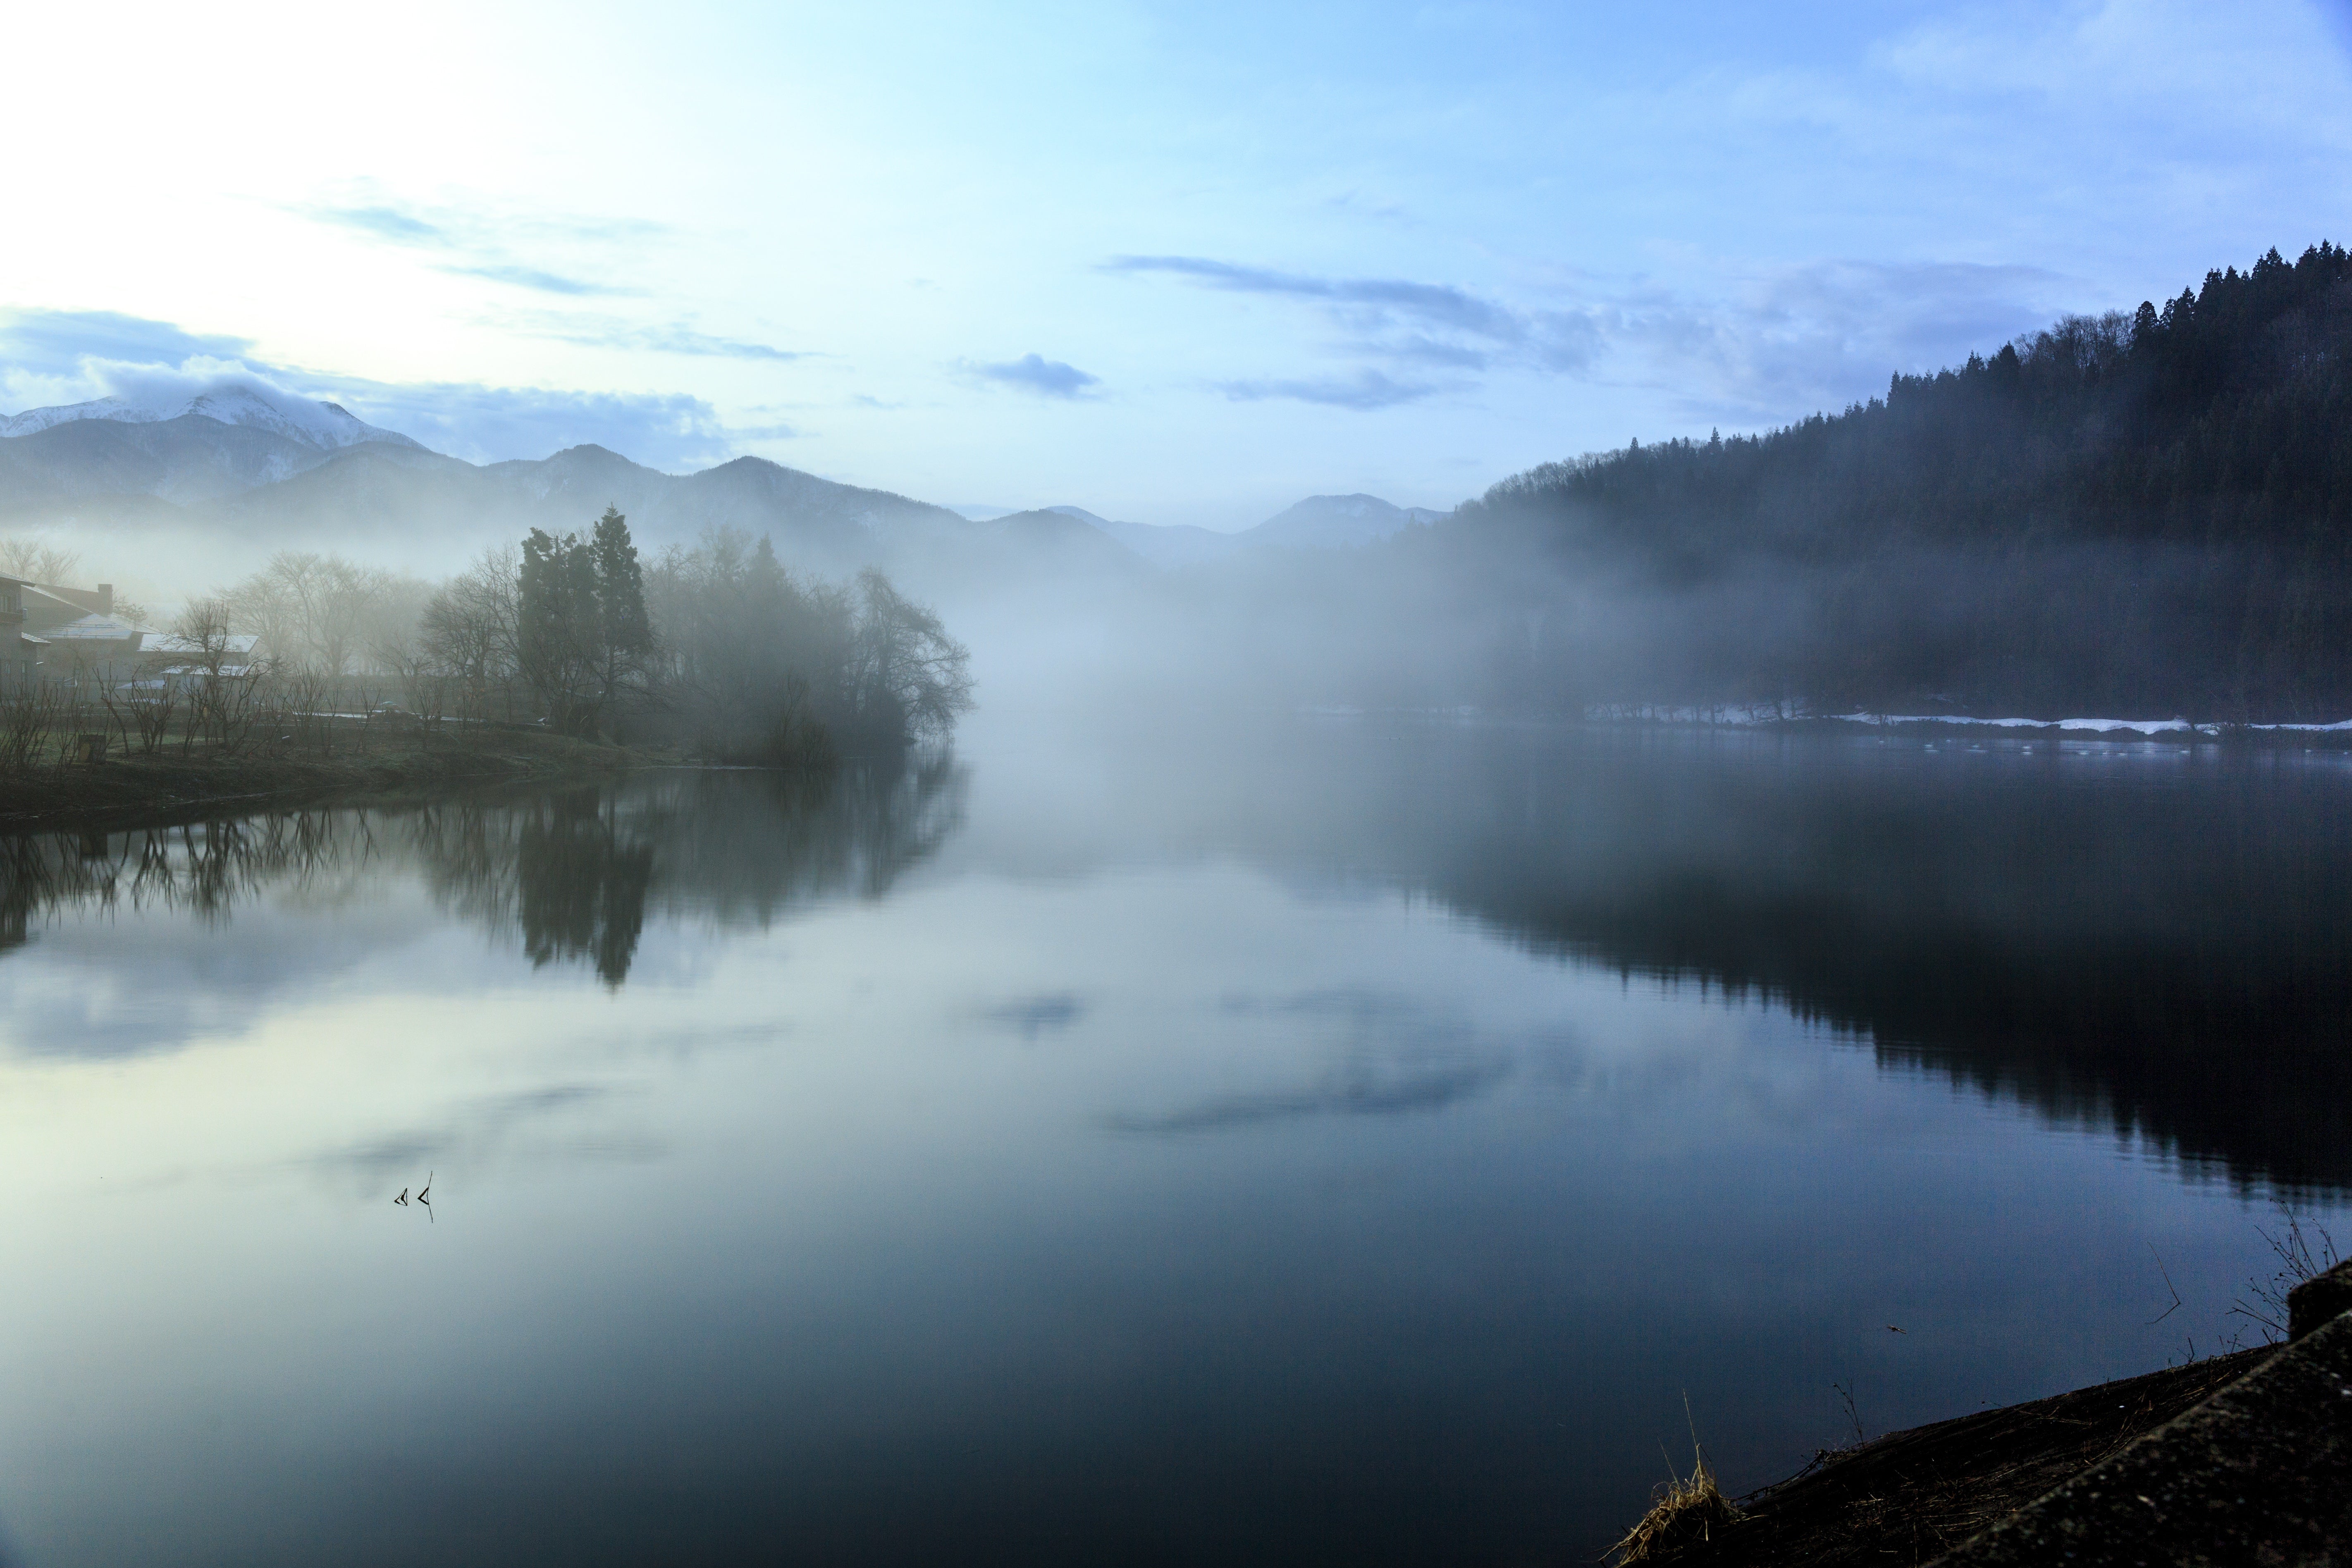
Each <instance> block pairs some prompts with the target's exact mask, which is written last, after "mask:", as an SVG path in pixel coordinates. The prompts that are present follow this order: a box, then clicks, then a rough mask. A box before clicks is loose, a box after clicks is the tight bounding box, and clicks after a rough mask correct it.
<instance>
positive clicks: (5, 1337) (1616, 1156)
mask: <svg viewBox="0 0 2352 1568" xmlns="http://www.w3.org/2000/svg"><path fill="white" fill-rule="evenodd" d="M2347 807H2352V769H2347V766H2346V765H2345V763H2344V762H2343V760H2342V759H2341V758H2340V757H2336V756H2329V755H2317V756H2311V755H2304V754H2284V755H2258V756H2252V757H2246V756H2232V755H2229V754H2225V753H2224V752H2221V751H2220V750H2219V749H2217V748H2211V747H2207V748H2203V749H2201V750H2200V751H2196V752H2187V751H2183V750H2181V749H2180V748H2179V747H2177V746H2170V747H2158V746H2116V747H2107V746H2103V745H2099V744H2096V743H2083V744H2071V743H2070V744H2069V745H2067V746H2066V747H2064V748H2063V750H2056V751H2053V749H2052V748H2051V747H2050V746H2048V745H2047V744H2046V743H2044V744H2042V745H2041V746H2039V747H2038V748H2037V749H2036V750H2034V751H2032V752H2027V751H2024V750H2023V749H2021V748H2020V747H2018V746H2015V745H2009V746H1998V745H1988V746H1987V747H1985V748H1984V749H1981V750H1979V749H1975V748H1971V747H1969V746H1968V745H1967V744H1965V743H1963V744H1961V745H1959V746H1957V747H1953V746H1944V747H1940V748H1937V749H1935V750H1929V749H1927V748H1924V747H1921V746H1918V745H1916V744H1915V745H1901V744H1888V745H1880V744H1877V743H1874V742H1839V741H1781V740H1769V739H1754V738H1748V739H1736V738H1735V739H1717V738H1708V737H1704V736H1674V735H1647V736H1643V735H1628V734H1592V733H1581V734H1580V733H1574V732H1560V731H1507V730H1492V729H1488V730H1478V729H1465V728H1453V727H1445V726H1425V727H1424V726H1410V725H1407V726H1400V725H1397V724H1393V723H1384V722H1381V721H1351V722H1333V723H1328V724H1302V725H1298V726H1294V727H1287V728H1279V729H1274V730H1270V731H1265V732H1263V733H1259V734H1256V735H1254V736H1251V737H1249V738H1248V739H1247V740H1246V741H1245V742H1239V741H1234V740H1231V739H1228V740H1225V741H1223V742H1207V741H1199V740H1195V741H1183V740H1179V739H1176V738H1160V739H1156V740H1150V741H1146V740H1140V739H1131V740H1130V741H1129V742H1124V743H1120V744H1117V745H1109V744H1105V745H1100V746H1097V747H1092V748H1087V747H1076V746H1059V745H1055V744H1051V743H1048V742H1045V741H1042V740H1040V739H1038V738H1037V737H1034V736H1022V737H1014V736H1012V735H1010V734H1007V735H1003V736H1001V737H996V738H993V739H992V737H991V736H989V735H988V734H987V733H985V732H982V733H980V734H977V735H975V736H973V737H972V738H971V740H970V741H969V742H967V744H966V746H965V748H964V750H963V751H962V752H961V754H960V755H957V756H954V757H940V758H934V759H931V760H929V761H928V762H926V763H920V764H919V765H916V766H912V767H909V768H907V769H904V770H899V771H896V772H873V773H861V774H856V775H853V776H846V777H844V778H842V779H839V780H837V781H835V782H834V783H833V784H831V785H830V786H820V785H811V784H801V783H795V782H793V781H789V780H780V779H778V778H775V777H772V776H770V775H764V774H759V773H673V774H656V775H647V776H642V777H639V778H636V779H634V780H631V781H628V782H626V783H624V784H618V785H615V786H612V787H600V788H593V789H587V790H578V791H541V792H536V793H524V794H512V793H509V794H500V795H473V796H464V797H457V798H451V799H447V800H443V801H439V802H436V803H434V804H431V805H420V806H415V807H409V808H402V809H394V810H378V811H367V812H325V813H310V814H296V815H290V816H286V815H281V816H257V817H252V818H247V819H245V820H241V821H236V822H220V823H209V824H204V825H198V826H189V827H186V828H177V827H175V828H173V829H170V830H168V831H156V832H142V833H130V834H122V833H117V834H113V835H110V836H105V837H90V838H82V837H55V838H47V839H41V838H34V839H23V840H17V841H15V842H11V843H7V844H5V846H0V1190H5V1193H6V1194H7V1202H6V1205H5V1210H0V1244H5V1254H0V1255H4V1256H5V1258H6V1259H7V1265H6V1267H7V1288H6V1289H5V1293H0V1327H5V1334H0V1559H5V1560H7V1561H10V1562H14V1563H21V1564H24V1565H26V1568H77V1565H81V1564H101V1563H103V1564H124V1563H201V1564H210V1563H220V1564H230V1563H236V1564H248V1565H249V1564H279V1563H284V1564H297V1563H300V1564H310V1563H327V1562H332V1563H387V1564H389V1563H402V1564H412V1563H522V1562H549V1563H583V1564H584V1563H654V1562H660V1563H706V1562H707V1563H738V1562H776V1563H786V1562H789V1563H929V1562H941V1561H962V1562H1000V1561H1003V1562H1011V1561H1018V1562H1022V1563H1107V1562H1121V1563H1208V1562H1215V1563H1299V1562H1309V1561H1339V1560H1343V1559H1344V1560H1346V1561H1349V1562H1350V1563H1561V1562H1567V1561H1570V1560H1577V1561H1591V1559H1592V1557H1593V1556H1594V1555H1595V1554H1596V1553H1597V1552H1599V1550H1600V1548H1601V1546H1603V1545H1604V1544H1605V1543H1606V1542H1607V1541H1608V1539H1609V1538H1610V1537H1611V1536H1612V1534H1613V1533H1614V1532H1615V1531H1617V1530H1619V1529H1622V1526H1623V1525H1624V1524H1625V1523H1626V1522H1627V1521H1629V1520H1630V1519H1631V1518H1632V1517H1633V1515H1634V1514H1636V1513H1638V1512H1639V1511H1640V1510H1641V1508H1642V1507H1643V1503H1644V1500H1645V1499H1646V1495H1647V1492H1648V1489H1649V1488H1650V1487H1651V1486H1652V1484H1653V1483H1654V1482H1655V1481H1657V1480H1658V1479H1661V1478H1662V1477H1663V1475H1664V1470H1665V1466H1666V1463H1667V1461H1666V1459H1665V1458H1663V1457H1662V1456H1661V1447H1662V1446H1663V1447H1664V1449H1666V1450H1667V1451H1668V1452H1670V1453H1671V1454H1672V1455H1673V1456H1674V1458H1675V1459H1676V1460H1678V1461H1681V1460H1686V1458H1687V1455H1688V1450H1689V1443H1690V1438H1689V1436H1688V1427H1687V1426H1686V1424H1685V1420H1686V1418H1685V1397H1687V1400H1688V1405H1689V1409H1690V1411H1691V1418H1692V1419H1695V1420H1696V1426H1697V1428H1698V1431H1699V1434H1700V1436H1703V1437H1704V1438H1705V1439H1706V1443H1707V1446H1708V1449H1709V1452H1710V1454H1711V1455H1712V1457H1713V1458H1715V1459H1716V1461H1717V1465H1718V1468H1720V1469H1721V1470H1722V1471H1723V1472H1724V1475H1725V1479H1726V1480H1727V1483H1728V1484H1729V1485H1731V1486H1732V1487H1734V1488H1735V1489H1746V1488H1748V1487H1752V1486H1755V1485H1758V1484H1760V1483H1762V1482H1765V1481H1768V1480H1770V1479H1777V1478H1778V1477H1779V1476H1780V1475H1782V1474H1785V1473H1787V1472H1788V1471H1790V1470H1791V1469H1793V1468H1796V1467H1798V1466H1799V1465H1801V1463H1803V1461H1804V1460H1805V1459H1806V1458H1808V1457H1810V1455H1811V1453H1812V1452H1813V1450H1814V1449H1815V1448H1817V1447H1821V1446H1823V1445H1827V1444H1834V1443H1838V1442H1842V1441H1846V1440H1849V1439H1851V1438H1852V1436H1853V1432H1854V1425H1853V1424H1854V1422H1855V1421H1856V1420H1858V1421H1859V1422H1860V1424H1861V1425H1862V1426H1864V1428H1865V1429H1867V1430H1868V1431H1871V1432H1877V1431H1880V1430H1885V1429H1888V1428H1892V1427H1896V1426H1906V1425H1911V1424H1915V1423H1917V1422H1920V1421H1926V1420H1932V1419H1937V1418H1940V1417H1943V1416H1946V1415H1957V1414H1961V1413H1964V1412H1966V1411H1969V1410H1971V1409H1974V1408H1977V1407H1979V1406H1980V1405H1984V1404H1988V1403H2005V1402H2009V1401H2012V1400H2017V1399H2021V1398H2027V1397H2032V1396H2034V1395H2038V1394H2046V1393H2051V1392H2053V1391H2056V1390H2059V1389H2062V1388H2066V1387H2071V1386H2074V1385H2077V1384H2084V1383H2086V1382H2091V1381H2095V1380H2098V1379H2102V1378H2107V1377H2113V1376H2118V1375H2123V1374H2127V1373H2137V1372H2142V1371H2146V1370H2149V1369H2151V1368H2154V1367H2157V1366H2160V1365H2163V1364H2165V1363H2166V1362H2167V1361H2168V1360H2177V1359H2179V1358H2180V1357H2181V1356H2183V1355H2185V1354H2188V1353H2190V1352H2192V1350H2193V1351H2194V1352H2197V1353H2203V1352H2210V1351H2211V1350H2214V1349H2216V1348H2220V1346H2221V1343H2222V1342H2225V1341H2226V1339H2227V1338H2228V1337H2229V1336H2230V1335H2231V1334H2232V1333H2242V1334H2243V1335H2244V1336H2245V1337H2246V1338H2247V1339H2248V1340H2249V1341H2252V1340H2253V1339H2257V1338H2259V1333H2258V1331H2255V1330H2254V1329H2252V1327H2251V1326H2250V1325H2249V1324H2248V1322H2247V1320H2245V1319H2243V1318H2238V1317H2232V1316H2231V1315H2230V1308H2231V1301H2232V1300H2233V1298H2243V1297H2245V1296H2246V1295H2247V1289H2246V1281H2247V1279H2248V1277H2249V1276H2253V1275H2258V1276H2262V1277H2264V1278H2267V1277H2268V1275H2269V1274H2270V1272H2271V1266H2270V1258H2269V1255H2268V1252H2267V1249H2266V1248H2265V1247H2264V1244H2263V1239H2262V1237H2261V1236H2260V1235H2259V1234H2258V1233H2257V1227H2258V1226H2261V1227H2273V1226H2274V1224H2275V1221H2276V1218H2277V1215H2278V1214H2279V1212H2280V1205H2282V1204H2283V1203H2292V1204H2294V1205H2297V1206H2298V1207H2299V1208H2300V1210H2301V1212H2302V1213H2303V1214H2304V1215H2305V1217H2306V1219H2307V1220H2309V1219H2315V1220H2317V1221H2318V1222H2319V1223H2322V1224H2327V1225H2332V1226H2335V1228H2336V1235H2337V1237H2339V1238H2341V1239H2343V1240H2345V1241H2347V1243H2352V1223H2346V1222H2344V1221H2343V1220H2342V1219H2341V1217H2340V1216H2342V1215H2343V1214H2344V1209H2345V1202H2346V1196H2347V1191H2352V1062H2347V1052H2346V1050H2345V1030H2346V1026H2345V1019H2346V1018H2347V1016H2352V954H2347V945H2346V942H2345V932H2346V931H2347V915H2352V812H2347ZM427 1184H430V1193H429V1200H428V1201H420V1189H423V1188H425V1186H426V1185H427ZM403 1193H406V1194H407V1195H408V1196H409V1199H410V1201H409V1202H408V1203H406V1204H404V1205H403V1204H398V1203H396V1202H395V1201H394V1200H395V1198H396V1197H397V1196H398V1195H400V1194H403ZM2167 1276H2168V1278H2169V1281H2170V1286H2169V1287H2168V1284H2167V1282H2166V1280H2167ZM2173 1288H2177V1289H2178V1292H2179V1298H2180V1301H2181V1305H2180V1306H2179V1308H2178V1309H2177V1310H2173V1311H2171V1312H2170V1313H2168V1314H2167V1313H2166V1309H2167V1308H2168V1306H2169V1305H2170V1304H2171V1301H2172V1299H2173ZM2159 1318H2160V1321H2152V1320H2158V1319H2159ZM1890 1326H1892V1327H1894V1328H1899V1329H1900V1330H1901V1332H1899V1333H1896V1332H1893V1331H1890ZM1833 1385H1834V1386H1833ZM1848 1395H1850V1396H1851V1400H1852V1415H1849V1409H1848V1405H1847V1402H1846V1401H1847V1397H1848Z"/></svg>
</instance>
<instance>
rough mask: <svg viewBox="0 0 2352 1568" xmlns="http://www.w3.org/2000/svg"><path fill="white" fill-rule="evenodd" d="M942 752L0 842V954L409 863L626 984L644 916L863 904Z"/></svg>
mask: <svg viewBox="0 0 2352 1568" xmlns="http://www.w3.org/2000/svg"><path fill="white" fill-rule="evenodd" d="M964 783H965V774H964V772H963V770H962V769H961V767H960V766H958V765H957V764H956V763H955V762H954V761H953V759H952V758H951V757H950V756H949V755H947V754H945V753H936V754H922V755H918V756H916V757H913V758H910V759H908V760H907V761H905V762H903V763H870V764H865V765H860V766H856V767H852V768H847V769H845V770H843V771H842V772H841V773H837V774H835V775H834V776H831V777H823V776H810V775H805V774H798V773H761V772H752V771H730V772H724V773H702V772H698V773H686V772H678V773H658V774H650V775H644V776H640V777H637V778H633V779H629V780H625V781H623V782H620V783H616V784H597V785H593V786H588V787H582V788H571V789H562V790H555V791H537V792H530V793H518V792H512V791H504V792H499V793H495V794H484V795H461V796H456V797H449V798H443V799H439V800H436V801H433V802H430V803H425V804H420V805H413V806H397V807H378V808H370V809H366V810H317V811H289V812H272V813H267V814H262V815H258V816H247V817H239V818H233V819H227V820H223V821H217V822H204V823H189V824H183V825H177V826H170V827H154V828H143V829H138V830H134V831H130V832H117V833H95V834H28V835H21V836H17V837H0V952H5V951H6V950H7V949H9V948H12V947H16V946H21V945H23V944H24V943H25V942H27V941H28V940H30V938H31V937H32V935H33V934H34V933H35V931H37V928H38V926H39V924H40V923H42V922H44V921H49V920H53V919H56V918H59V917H61V916H64V915H68V914H75V915H82V916H89V915H96V916H100V917H104V916H106V915H108V914H110V913H113V912H116V911H163V912H182V913H186V914H191V915H194V916H195V917H196V918H197V919H199V920H201V921H205V923H207V924H213V923H220V922H225V921H228V920H229V919H230V918H231V917H232V916H233V915H234V913H235V911H236V909H237V908H238V906H240V905H244V904H250V903H254V902H256V901H257V900H262V899H264V898H268V897H279V896H288V895H292V896H301V897H309V898H316V897H319V896H320V895H322V894H325V893H329V892H331V891H334V890H336V889H340V888H344V887H350V886H356V885H358V884H359V883H360V882H361V881H362V880H363V879H367V878H370V877H373V876H389V875H395V874H398V873H399V872H401V871H404V870H414V871H415V872H418V873H420V874H421V875H422V877H423V879H424V880H425V885H426V886H427V888H429V889H431V891H432V893H433V895H434V897H435V900H436V902H437V903H439V904H440V906H441V907H442V908H444V909H446V910H448V911H449V912H451V913H452V914H455V915H457V917H459V918H460V919H462V920H465V921H467V922H468V923H471V924H474V925H477V926H479V927H481V928H482V929H484V930H486V931H489V932H491V933H493V934H494V935H496V936H498V937H499V938H502V939H510V940H514V941H516V942H518V944H519V945H520V948H521V951H522V952H523V953H524V954H525V955H526V956H527V957H529V958H530V962H531V963H532V964H533V966H534V967H536V966H540V965H544V964H549V963H575V962H576V963H584V964H586V965H588V966H590V967H592V968H593V969H594V970H595V972H596V973H597V974H598V975H599V976H600V977H601V978H602V979H603V980H604V984H607V985H611V986H618V985H620V984H622V983H623V982H624V981H625V980H626V979H627V978H628V973H629V968H630V965H631V963H633V962H634V960H635V955H636V950H637V943H638V941H639V939H640V937H641V936H642V935H643V933H644V931H645V926H646V918H647V916H648V914H649V913H653V914H656V915H660V916H663V917H666V918H670V919H684V918H691V917H695V916H700V917H701V918H705V919H708V920H710V921H713V922H714V923H716V924H717V925H719V926H720V927H744V926H757V927H765V926H766V925H767V924H769V923H770V922H771V921H773V920H775V919H776V918H777V917H778V916H779V915H781V914H782V913H784V912H786V911H787V910H791V909H792V908H793V907H794V906H796V905H799V904H802V903H805V902H808V901H810V900H816V899H821V898H826V897H839V896H848V897H865V898H878V897H880V896H881V895H883V894H884V893H887V891H888V890H889V889H890V888H891V886H892V885H893V884H894V883H895V882H896V881H897V880H898V878H899V877H900V876H902V875H903V874H904V873H905V872H906V871H907V870H908V868H910V867H912V866H914V865H916V864H917V863H919V861H921V860H923V859H924V858H927V857H928V856H929V855H930V854H931V853H932V852H933V851H934V850H936V849H937V848H938V847H940V844H942V843H944V842H945V841H946V839H947V838H948V837H949V836H950V835H951V834H952V833H953V832H954V831H955V830H956V828H957V826H959V825H960V824H961V821H962V816H963V795H964Z"/></svg>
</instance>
